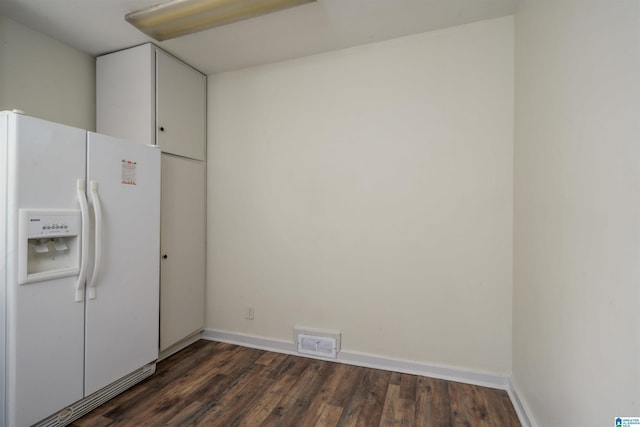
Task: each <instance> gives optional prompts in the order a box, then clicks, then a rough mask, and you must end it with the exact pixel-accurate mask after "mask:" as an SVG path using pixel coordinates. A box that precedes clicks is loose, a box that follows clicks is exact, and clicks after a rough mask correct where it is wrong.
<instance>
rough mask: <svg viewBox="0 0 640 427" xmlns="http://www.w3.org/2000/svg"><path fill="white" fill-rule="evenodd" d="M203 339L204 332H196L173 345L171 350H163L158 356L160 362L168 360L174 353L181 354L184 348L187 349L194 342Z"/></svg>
mask: <svg viewBox="0 0 640 427" xmlns="http://www.w3.org/2000/svg"><path fill="white" fill-rule="evenodd" d="M201 337H202V332H201V331H198V332H196V333H194V334H191V335H189V336H188V337H186V338H183V339H182V340H180V341H178V342H177V343H175V344H173V345H172V346H170V347H169V348H166V349H164V350H162V351H161V352H160V354H159V355H158V362H159V361H161V360H164V359H166V358H167V357H169V356H171V355H172V354H174V353H177V352H179V351H180V350H182V349H183V348H186V347H188V346H190V345H191V344H193V343H194V342H196V341H198V340H199V339H200V338H201Z"/></svg>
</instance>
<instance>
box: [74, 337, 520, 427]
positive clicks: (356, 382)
mask: <svg viewBox="0 0 640 427" xmlns="http://www.w3.org/2000/svg"><path fill="white" fill-rule="evenodd" d="M400 425H401V426H429V427H446V426H474V427H475V426H478V427H485V426H491V427H516V426H520V423H519V421H518V418H517V416H516V413H515V411H514V409H513V406H512V404H511V401H510V400H509V397H508V395H507V393H506V392H505V391H504V390H496V389H491V388H485V387H478V386H473V385H467V384H461V383H456V382H451V381H444V380H438V379H433V378H426V377H420V376H416V375H408V374H399V373H394V372H387V371H381V370H377V369H370V368H361V367H357V366H349V365H344V364H340V363H334V362H326V361H320V360H314V359H309V358H303V357H298V356H289V355H284V354H279V353H271V352H267V351H262V350H255V349H251V348H246V347H239V346H235V345H231V344H224V343H217V342H212V341H206V340H200V341H197V342H196V343H194V344H192V345H191V346H189V347H187V348H186V349H184V350H182V351H181V352H179V353H176V354H174V355H173V356H171V357H169V358H167V359H165V360H163V361H162V362H160V363H159V364H158V368H157V372H156V374H155V375H153V376H152V377H150V378H148V379H147V380H145V381H143V382H142V383H140V384H138V385H136V386H134V387H133V388H131V389H130V390H128V391H126V392H125V393H123V394H121V395H120V396H118V397H116V398H115V399H113V400H111V401H110V402H107V403H105V404H104V405H102V406H101V407H99V408H97V409H96V410H94V411H93V412H91V413H89V414H88V415H86V416H85V417H83V418H81V419H79V420H77V421H76V422H74V423H73V424H72V426H74V427H104V426H224V427H228V426H244V427H257V426H295V427H299V426H301V427H305V426H362V427H370V426H400Z"/></svg>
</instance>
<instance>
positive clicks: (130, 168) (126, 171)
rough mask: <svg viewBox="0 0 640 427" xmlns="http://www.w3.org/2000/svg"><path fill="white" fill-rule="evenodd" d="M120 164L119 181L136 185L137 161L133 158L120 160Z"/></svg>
mask: <svg viewBox="0 0 640 427" xmlns="http://www.w3.org/2000/svg"><path fill="white" fill-rule="evenodd" d="M120 164H121V165H122V174H121V177H122V178H121V179H120V183H121V184H127V185H136V181H137V176H136V168H137V166H138V162H134V161H133V160H122V161H121V162H120Z"/></svg>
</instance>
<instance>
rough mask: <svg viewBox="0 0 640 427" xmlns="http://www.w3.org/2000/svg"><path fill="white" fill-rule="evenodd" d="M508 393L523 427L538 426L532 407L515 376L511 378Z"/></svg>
mask: <svg viewBox="0 0 640 427" xmlns="http://www.w3.org/2000/svg"><path fill="white" fill-rule="evenodd" d="M507 393H509V398H510V399H511V403H512V404H513V408H514V409H515V410H516V414H517V415H518V419H519V420H520V424H522V427H537V424H536V423H535V421H534V419H533V417H532V415H531V409H529V406H528V405H527V403H526V401H525V400H524V398H523V395H522V392H521V391H520V387H518V383H517V382H516V381H515V380H514V378H513V377H510V378H509V385H508V387H507Z"/></svg>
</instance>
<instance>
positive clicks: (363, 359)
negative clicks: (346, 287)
mask: <svg viewBox="0 0 640 427" xmlns="http://www.w3.org/2000/svg"><path fill="white" fill-rule="evenodd" d="M201 337H202V338H203V339H206V340H210V341H219V342H224V343H228V344H236V345H241V346H243V347H251V348H257V349H260V350H267V351H274V352H276V353H284V354H292V355H296V356H300V357H309V358H312V359H320V360H327V361H332V362H338V363H345V364H348V365H355V366H363V367H366V368H375V369H382V370H385V371H393V372H402V373H405V374H413V375H421V376H424V377H431V378H439V379H443V380H448V381H456V382H460V383H465V384H473V385H478V386H482V387H490V388H497V389H502V390H505V391H506V392H507V394H508V395H509V398H510V399H511V403H512V404H513V407H514V409H515V411H516V414H517V415H518V419H519V420H520V424H522V427H537V425H536V424H535V422H534V421H533V418H532V417H531V411H530V410H529V408H528V406H527V405H526V402H525V401H524V400H523V399H522V398H521V396H522V393H521V392H520V391H519V388H518V385H517V383H516V382H515V381H514V380H513V378H511V377H508V376H504V375H497V374H492V373H488V372H480V371H474V370H469V369H461V368H455V367H450V366H442V365H433V364H429V363H423V362H415V361H410V360H403V359H395V358H390V357H384V356H378V355H374V354H367V353H360V352H357V351H349V350H344V349H343V350H341V351H340V353H338V357H337V359H326V358H323V357H314V356H309V355H306V354H300V353H298V352H297V349H296V346H295V344H294V343H293V342H292V341H285V340H276V339H272V338H264V337H258V336H254V335H247V334H240V333H235V332H226V331H220V330H217V329H205V330H204V331H202V336H201Z"/></svg>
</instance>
